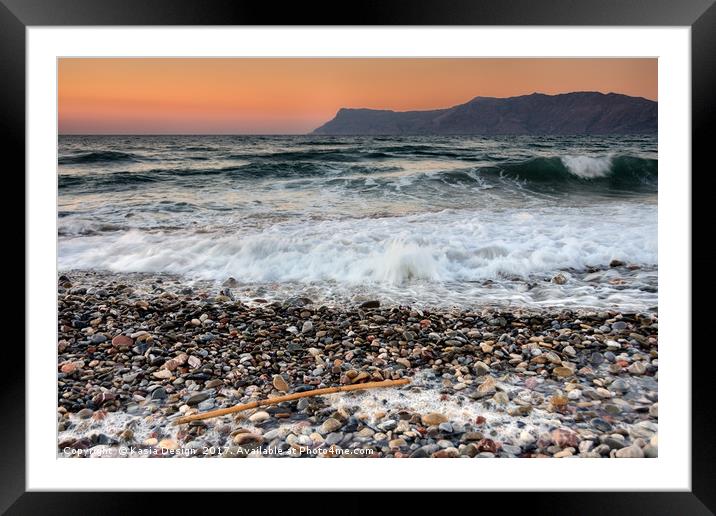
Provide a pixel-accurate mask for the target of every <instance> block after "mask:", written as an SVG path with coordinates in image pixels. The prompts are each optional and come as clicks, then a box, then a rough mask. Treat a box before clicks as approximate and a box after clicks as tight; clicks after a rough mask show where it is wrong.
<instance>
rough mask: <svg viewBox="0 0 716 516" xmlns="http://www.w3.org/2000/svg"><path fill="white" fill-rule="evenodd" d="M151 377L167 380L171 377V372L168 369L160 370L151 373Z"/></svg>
mask: <svg viewBox="0 0 716 516" xmlns="http://www.w3.org/2000/svg"><path fill="white" fill-rule="evenodd" d="M152 376H153V377H154V378H158V379H160V380H168V379H169V378H171V377H172V372H171V371H170V370H169V369H160V370H159V371H155V372H154V373H152Z"/></svg>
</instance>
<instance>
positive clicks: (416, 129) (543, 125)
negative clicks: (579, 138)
mask: <svg viewBox="0 0 716 516" xmlns="http://www.w3.org/2000/svg"><path fill="white" fill-rule="evenodd" d="M656 130H657V103H656V102H655V101H653V100H647V99H645V98H642V97H630V96H628V95H621V94H618V93H608V94H604V93H598V92H590V91H581V92H573V93H563V94H560V95H545V94H542V93H533V94H531V95H522V96H519V97H509V98H496V97H475V98H474V99H472V100H470V101H469V102H467V103H465V104H460V105H458V106H453V107H451V108H446V109H435V110H432V111H391V110H386V109H348V108H341V109H340V110H339V111H338V113H337V114H336V116H335V117H334V118H333V119H332V120H330V121H328V122H326V123H325V124H323V125H322V126H321V127H319V128H318V129H316V130H315V131H313V133H312V134H326V135H420V134H476V135H487V136H489V135H500V134H540V135H544V134H643V133H656Z"/></svg>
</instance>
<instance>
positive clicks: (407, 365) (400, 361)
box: [395, 358, 410, 369]
mask: <svg viewBox="0 0 716 516" xmlns="http://www.w3.org/2000/svg"><path fill="white" fill-rule="evenodd" d="M395 362H396V363H397V364H400V365H402V366H403V367H405V368H406V369H410V360H408V359H407V358H398V359H396V360H395Z"/></svg>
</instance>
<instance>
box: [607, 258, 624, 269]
mask: <svg viewBox="0 0 716 516" xmlns="http://www.w3.org/2000/svg"><path fill="white" fill-rule="evenodd" d="M624 265H626V263H624V262H623V261H621V260H617V259H614V260H612V261H611V262H609V267H612V268H614V267H624Z"/></svg>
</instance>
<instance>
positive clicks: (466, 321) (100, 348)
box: [57, 272, 658, 457]
mask: <svg viewBox="0 0 716 516" xmlns="http://www.w3.org/2000/svg"><path fill="white" fill-rule="evenodd" d="M76 274H77V275H78V278H76V277H75V276H74V274H73V280H72V282H73V283H75V284H82V285H83V286H84V285H85V281H84V280H83V279H81V278H84V277H85V276H82V274H84V273H80V272H78V273H76ZM103 274H104V273H100V272H97V273H94V272H93V273H91V275H90V276H87V277H90V278H92V277H95V276H96V277H97V278H111V281H106V282H104V283H102V284H101V285H99V286H100V287H101V288H102V289H104V290H105V291H106V294H107V295H106V296H103V297H102V299H101V300H98V297H99V296H95V297H93V294H92V293H96V292H97V290H98V289H97V285H94V284H91V282H88V289H87V292H89V294H87V295H86V296H85V295H84V294H80V293H78V294H73V295H69V294H68V292H67V290H66V289H64V290H62V291H60V292H58V304H59V314H60V321H59V325H58V327H59V336H58V342H57V351H58V366H59V367H58V371H59V374H58V376H57V378H58V384H59V396H58V404H59V406H58V410H57V417H58V428H59V432H60V440H64V441H66V440H68V439H69V437H68V436H69V435H71V436H72V439H73V441H78V446H86V447H91V446H93V445H102V446H107V447H110V448H116V447H118V445H119V444H118V443H119V442H121V443H122V444H123V445H124V444H126V445H132V444H137V443H138V442H139V443H142V442H144V441H146V440H147V439H155V440H156V442H155V444H154V445H155V446H156V445H158V444H159V442H160V441H163V440H165V439H168V440H169V441H173V442H175V443H176V444H177V445H178V446H180V447H187V448H196V449H200V448H201V447H203V446H205V445H206V446H227V447H229V450H230V452H229V455H231V454H232V453H233V454H234V455H247V454H248V453H249V452H248V451H241V450H240V447H241V445H240V444H237V442H235V441H238V442H239V443H244V442H245V443H246V444H247V445H249V444H251V445H252V446H253V444H254V443H258V442H270V443H271V445H272V446H277V447H278V448H279V449H289V448H290V447H291V446H294V445H295V446H298V445H299V444H300V445H305V446H310V447H315V446H321V447H337V446H340V447H343V448H356V447H358V448H371V449H373V450H374V451H375V452H376V455H377V456H379V457H380V456H386V455H387V456H394V457H407V456H414V457H421V456H422V457H431V456H436V457H453V456H462V457H495V456H499V457H517V456H530V457H531V456H539V457H542V456H544V457H553V456H557V457H570V456H576V455H577V454H579V456H582V457H609V456H613V457H617V456H632V454H634V455H638V452H636V451H631V450H628V451H622V450H624V449H628V448H630V447H636V448H638V449H640V450H641V451H642V453H643V456H644V457H654V456H657V455H658V439H657V428H658V425H657V420H658V404H657V399H658V396H657V391H656V382H657V381H658V335H657V329H658V326H657V317H656V314H652V313H650V314H628V315H626V314H625V315H624V320H623V321H622V320H621V319H620V317H621V315H620V314H618V313H616V312H615V311H613V310H610V311H606V310H604V311H590V310H584V309H570V310H563V311H560V310H544V311H542V310H540V311H537V310H534V311H530V313H529V314H528V313H520V312H519V311H517V310H511V311H508V310H497V309H492V308H484V309H476V310H474V311H457V310H456V311H441V310H428V309H425V310H416V309H415V308H408V307H400V306H395V305H391V306H389V307H385V308H381V306H380V303H377V304H376V305H372V307H370V308H369V310H370V311H368V307H364V308H358V307H355V306H354V307H350V308H345V307H343V308H341V307H335V306H331V305H326V306H320V305H315V307H308V306H307V304H308V305H310V304H312V303H304V302H303V301H301V302H298V301H290V302H289V301H288V300H286V301H282V300H276V301H274V300H265V299H264V300H262V301H261V302H259V301H256V302H255V303H250V304H244V303H243V302H241V301H239V298H240V297H241V296H248V297H249V298H251V297H253V298H254V299H260V298H258V297H256V296H259V295H264V292H259V291H255V292H254V293H245V292H241V293H240V294H239V293H238V291H237V295H236V299H235V300H231V297H232V295H233V294H230V292H228V291H227V288H228V287H224V290H223V291H222V292H221V293H219V295H218V296H217V292H216V290H210V289H206V288H205V287H203V286H202V285H201V282H198V283H197V284H196V285H195V286H194V287H193V288H192V291H191V292H186V293H184V292H183V291H184V290H186V289H185V287H183V285H182V284H181V281H178V280H177V281H176V282H174V280H171V279H165V280H164V282H163V283H161V282H160V281H159V280H160V279H161V278H160V277H155V278H154V279H156V282H153V283H152V284H151V285H150V284H147V285H146V288H144V287H142V285H143V283H142V282H143V281H145V280H143V279H141V278H142V277H146V276H141V275H137V276H132V275H128V276H127V277H128V278H131V279H130V280H123V281H122V282H123V283H124V284H126V285H131V287H124V286H122V287H118V286H116V285H117V284H118V282H119V280H116V281H115V278H123V277H125V276H124V275H113V274H110V275H106V276H103ZM565 276H566V273H565ZM135 278H140V279H135ZM567 280H568V281H572V279H571V277H567ZM89 287H91V288H89ZM212 288H214V287H212ZM234 288H238V287H234ZM241 288H245V287H241ZM247 292H248V289H247ZM223 298H228V299H229V301H227V300H225V299H223ZM309 323H310V324H309ZM619 323H621V324H619ZM120 334H121V335H120ZM102 336H104V337H105V340H103V339H102ZM607 336H608V337H607ZM605 337H606V338H605ZM401 377H408V378H411V379H412V380H413V382H412V385H411V386H409V387H403V388H399V389H390V390H388V391H378V390H375V391H372V392H370V391H366V392H362V393H337V394H335V395H331V396H325V397H316V398H304V399H300V400H297V401H296V402H287V403H281V404H277V405H274V406H271V407H267V408H266V409H265V410H261V411H257V412H256V413H254V414H250V413H249V414H240V415H236V416H234V418H224V419H223V420H222V419H216V420H207V421H195V422H192V423H191V424H188V425H179V426H178V427H177V428H176V430H175V429H174V427H173V426H171V427H170V426H168V425H169V424H170V422H171V421H172V419H173V418H174V417H176V415H178V414H193V413H196V412H197V410H198V411H205V410H210V409H211V408H214V407H217V406H220V407H227V406H231V405H235V404H240V403H247V402H249V401H252V400H260V399H266V398H270V397H271V396H275V395H276V392H277V391H278V392H289V391H293V392H304V391H308V390H312V389H316V388H321V387H330V386H334V385H339V384H354V383H361V382H368V381H380V380H383V379H396V378H401ZM289 378H290V379H291V381H292V382H295V385H289ZM413 393H415V395H416V396H426V395H428V396H432V397H433V399H434V402H435V407H436V408H435V409H433V410H435V412H430V411H429V409H428V410H425V412H420V411H416V410H415V408H410V407H413V406H414V404H413V403H411V397H412V396H413ZM417 399H421V398H417ZM443 402H444V403H446V405H444V406H442V405H441V404H442V403H443ZM440 407H443V408H440ZM89 411H93V412H92V415H90V416H87V414H90V413H91V412H89ZM448 411H450V414H451V417H450V418H448V416H447V414H448ZM486 411H487V412H486ZM115 412H117V413H119V414H121V415H122V417H127V418H128V422H129V423H128V424H127V425H126V427H125V428H123V429H122V428H120V429H118V430H117V431H116V432H115V433H112V432H110V431H105V433H104V434H103V433H102V432H100V431H98V428H97V427H96V425H95V416H97V419H96V421H97V422H99V421H101V420H102V418H104V417H109V418H114V417H115V416H114V413H115ZM477 413H487V414H488V418H489V420H486V419H485V417H484V416H482V415H480V416H478V415H477ZM453 414H454V415H453ZM527 416H529V417H527ZM82 417H89V418H90V419H88V420H83V419H81V418H82ZM85 421H87V422H85ZM110 421H111V422H112V424H114V419H110ZM134 421H136V422H138V423H140V424H141V428H143V429H144V428H147V432H146V433H145V432H144V431H142V432H141V433H140V432H139V430H138V428H139V427H135V426H133V425H134V424H136V423H133V422H134ZM242 421H246V422H247V426H248V425H254V426H248V428H247V429H245V430H244V431H240V432H235V433H233V434H232V430H238V429H237V428H236V425H237V424H241V423H242ZM88 422H91V425H90V424H88ZM80 425H85V426H87V427H89V426H93V427H94V428H93V429H91V430H90V429H89V428H88V429H86V430H84V429H83V427H82V426H80ZM259 427H260V428H265V429H266V433H265V435H261V431H260V430H257V429H256V428H259ZM540 429H548V430H547V431H546V432H545V433H540ZM246 430H248V431H246ZM478 430H479V431H478ZM135 431H136V433H137V436H135V435H134V433H135ZM170 432H171V437H170V436H169V435H168V434H169V433H170ZM174 432H176V434H175V433H174ZM610 432H612V433H610ZM622 434H623V435H622ZM239 435H243V437H238V436H239ZM252 435H253V436H252ZM82 439H85V440H86V441H87V442H84V441H82ZM149 442H151V441H149ZM102 443H105V444H102ZM617 452H619V455H617ZM329 455H330V453H329ZM252 456H260V455H256V454H255V453H254V454H253V455H252Z"/></svg>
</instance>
